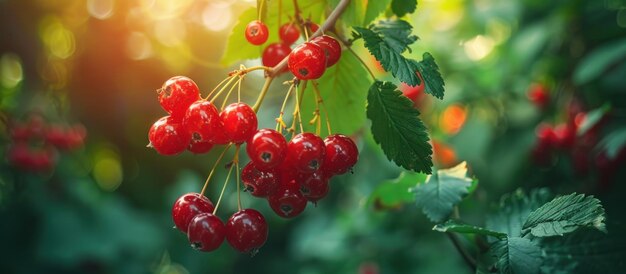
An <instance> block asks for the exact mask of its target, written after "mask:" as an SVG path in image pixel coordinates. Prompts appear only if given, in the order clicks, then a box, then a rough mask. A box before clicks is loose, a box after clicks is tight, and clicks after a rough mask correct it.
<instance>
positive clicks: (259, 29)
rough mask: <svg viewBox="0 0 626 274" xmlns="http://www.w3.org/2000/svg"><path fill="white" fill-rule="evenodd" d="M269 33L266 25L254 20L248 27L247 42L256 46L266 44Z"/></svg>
mask: <svg viewBox="0 0 626 274" xmlns="http://www.w3.org/2000/svg"><path fill="white" fill-rule="evenodd" d="M269 33H270V32H269V30H268V29H267V26H266V25H265V23H263V22H261V21H259V20H254V21H252V22H250V23H248V25H247V26H246V40H248V42H249V43H250V44H253V45H255V46H258V45H261V44H263V43H265V41H267V37H268V36H269Z"/></svg>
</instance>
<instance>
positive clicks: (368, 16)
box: [362, 0, 391, 26]
mask: <svg viewBox="0 0 626 274" xmlns="http://www.w3.org/2000/svg"><path fill="white" fill-rule="evenodd" d="M389 3H391V0H376V1H368V2H367V8H366V9H365V18H364V19H363V24H362V26H366V25H367V24H369V23H371V22H372V21H374V19H376V18H377V17H378V16H379V15H380V14H381V13H383V11H385V10H386V9H387V7H388V6H389Z"/></svg>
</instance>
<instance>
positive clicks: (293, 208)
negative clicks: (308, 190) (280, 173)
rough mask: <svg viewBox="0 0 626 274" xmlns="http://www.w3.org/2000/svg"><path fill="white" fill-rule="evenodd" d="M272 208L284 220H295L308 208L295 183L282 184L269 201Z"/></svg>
mask: <svg viewBox="0 0 626 274" xmlns="http://www.w3.org/2000/svg"><path fill="white" fill-rule="evenodd" d="M267 200H268V201H269V203H270V207H271V208H272V210H274V212H276V214H277V215H278V216H280V217H283V218H293V217H295V216H298V215H300V213H302V211H304V209H305V208H306V202H307V201H306V198H304V196H302V193H301V192H300V187H299V185H298V184H297V183H296V182H294V181H291V182H282V183H281V184H280V186H279V187H278V189H277V190H276V193H274V194H272V195H271V196H269V198H268V199H267Z"/></svg>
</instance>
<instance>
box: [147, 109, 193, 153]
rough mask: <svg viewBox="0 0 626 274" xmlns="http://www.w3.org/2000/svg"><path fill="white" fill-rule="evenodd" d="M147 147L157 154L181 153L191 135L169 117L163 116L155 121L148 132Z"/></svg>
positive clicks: (180, 124)
mask: <svg viewBox="0 0 626 274" xmlns="http://www.w3.org/2000/svg"><path fill="white" fill-rule="evenodd" d="M148 139H149V140H150V144H149V146H152V147H153V148H154V149H155V150H156V151H157V152H158V153H159V154H162V155H175V154H178V153H181V152H183V151H184V150H185V149H186V148H187V146H188V145H189V142H190V141H191V135H189V133H188V132H187V130H186V129H185V127H183V124H182V123H181V122H179V121H176V120H175V119H173V118H172V117H171V116H165V117H162V118H161V119H159V120H158V121H156V122H155V123H154V124H153V125H152V127H151V128H150V131H149V132H148Z"/></svg>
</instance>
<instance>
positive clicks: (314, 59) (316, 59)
mask: <svg viewBox="0 0 626 274" xmlns="http://www.w3.org/2000/svg"><path fill="white" fill-rule="evenodd" d="M287 65H288V66H289V70H290V71H291V73H293V75H294V76H296V78H298V79H301V80H309V79H318V78H320V77H322V75H323V74H324V71H326V53H325V52H324V50H323V49H322V47H320V46H318V45H316V44H314V43H310V42H306V43H303V44H301V45H299V46H297V47H296V48H295V49H293V51H291V53H290V54H289V62H287Z"/></svg>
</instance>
